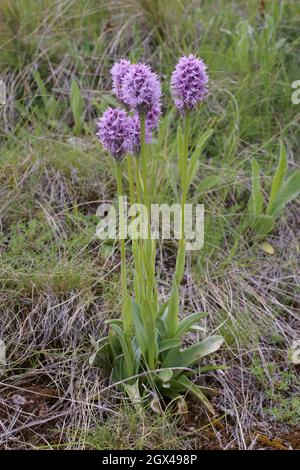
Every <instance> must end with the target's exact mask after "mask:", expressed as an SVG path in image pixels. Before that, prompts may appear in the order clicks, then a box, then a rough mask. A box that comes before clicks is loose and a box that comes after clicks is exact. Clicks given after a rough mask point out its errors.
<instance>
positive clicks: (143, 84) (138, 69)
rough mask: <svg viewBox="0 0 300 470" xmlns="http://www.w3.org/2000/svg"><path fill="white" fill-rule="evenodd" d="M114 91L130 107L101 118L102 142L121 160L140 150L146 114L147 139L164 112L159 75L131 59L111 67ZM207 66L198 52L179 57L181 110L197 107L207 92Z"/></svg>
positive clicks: (176, 87) (175, 83)
mask: <svg viewBox="0 0 300 470" xmlns="http://www.w3.org/2000/svg"><path fill="white" fill-rule="evenodd" d="M111 76H112V83H113V88H112V89H113V92H114V94H115V95H116V97H117V98H118V99H119V101H120V102H121V103H122V104H123V106H124V107H125V108H126V111H125V110H123V109H121V108H116V109H112V108H108V109H107V110H106V111H105V113H104V114H103V116H102V118H101V119H100V120H99V121H98V132H97V136H98V137H99V140H100V142H101V143H102V145H103V147H104V148H105V149H106V150H108V151H109V152H110V153H111V154H112V155H113V157H114V158H116V159H117V160H121V159H122V158H123V157H124V156H125V154H126V153H127V152H130V153H135V154H137V153H138V152H139V151H140V146H141V144H140V130H141V117H142V116H144V117H145V134H146V136H145V137H146V142H147V143H150V142H151V141H152V133H153V131H154V130H155V129H156V128H157V126H158V121H159V117H160V115H161V101H160V100H161V86H160V81H159V78H158V76H157V75H156V74H155V73H154V72H152V70H151V68H150V67H149V66H148V65H145V64H140V63H139V64H132V63H131V62H130V61H129V60H127V59H121V60H120V61H119V62H116V63H115V64H114V65H113V67H112V69H111ZM207 83H208V74H207V72H206V65H205V64H204V62H203V61H202V60H201V59H198V58H197V57H195V56H194V55H189V56H184V57H182V58H181V59H179V61H178V63H177V65H176V68H175V70H174V72H173V74H172V78H171V90H172V95H173V98H174V101H175V105H176V107H177V108H178V109H180V111H182V112H186V111H190V110H192V109H194V108H195V107H196V105H197V104H198V103H199V102H201V101H203V100H204V99H205V97H206V95H207Z"/></svg>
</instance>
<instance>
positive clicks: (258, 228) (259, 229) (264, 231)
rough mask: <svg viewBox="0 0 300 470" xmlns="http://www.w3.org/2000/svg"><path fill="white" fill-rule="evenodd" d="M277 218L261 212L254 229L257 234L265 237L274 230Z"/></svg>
mask: <svg viewBox="0 0 300 470" xmlns="http://www.w3.org/2000/svg"><path fill="white" fill-rule="evenodd" d="M274 224H275V219H274V217H272V216H271V215H265V214H260V215H259V216H258V217H257V218H256V220H255V222H254V230H255V232H256V233H257V235H259V236H262V237H265V236H267V235H268V233H270V232H272V230H273V228H274Z"/></svg>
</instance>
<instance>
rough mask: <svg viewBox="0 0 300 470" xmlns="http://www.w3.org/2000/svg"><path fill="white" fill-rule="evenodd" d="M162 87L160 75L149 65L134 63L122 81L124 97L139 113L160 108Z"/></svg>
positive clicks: (130, 106)
mask: <svg viewBox="0 0 300 470" xmlns="http://www.w3.org/2000/svg"><path fill="white" fill-rule="evenodd" d="M160 97H161V87H160V82H159V78H158V76H157V75H156V74H155V73H153V72H152V71H151V68H150V67H149V66H148V65H144V64H132V66H131V67H130V69H129V71H128V73H127V74H126V75H125V76H124V79H123V82H122V99H123V101H124V102H125V103H126V104H127V105H128V106H129V108H131V109H134V110H136V111H137V112H138V113H148V112H149V111H150V110H151V109H153V108H159V106H160Z"/></svg>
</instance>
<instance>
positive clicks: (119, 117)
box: [97, 55, 223, 413]
mask: <svg viewBox="0 0 300 470" xmlns="http://www.w3.org/2000/svg"><path fill="white" fill-rule="evenodd" d="M111 75H112V82H113V92H114V94H115V95H116V96H117V98H118V99H119V101H120V103H121V104H122V106H123V108H115V109H112V108H108V109H107V110H106V111H105V112H104V114H103V116H102V118H101V119H100V120H99V121H98V132H97V136H98V137H99V140H100V142H101V144H102V146H103V148H104V149H105V150H107V151H108V152H109V153H110V154H111V156H112V157H113V159H114V161H115V165H116V175H117V188H118V196H119V201H122V198H120V196H123V184H122V180H123V174H124V171H125V168H124V166H125V165H124V161H125V160H126V161H127V162H126V163H127V169H126V171H127V175H128V180H129V197H130V202H131V204H134V203H138V204H140V203H142V204H144V205H145V206H146V208H148V209H149V207H150V203H151V201H150V198H149V191H148V189H149V188H148V178H147V176H148V175H147V171H148V163H149V159H150V152H149V145H151V140H152V134H153V132H154V131H155V129H156V128H157V127H158V123H159V117H160V115H161V86H160V81H159V78H158V76H157V75H156V74H155V73H153V71H152V70H151V68H150V67H149V66H148V65H144V64H140V63H138V64H131V63H130V62H129V61H128V60H126V59H122V60H121V61H119V62H117V63H115V64H114V66H113V67H112V69H111ZM207 84H208V74H207V71H206V65H205V64H204V62H203V61H202V60H200V59H198V58H196V57H195V56H193V55H190V56H188V57H182V58H181V59H180V60H179V62H178V64H177V66H176V68H175V70H174V72H173V74H172V79H171V91H172V96H173V98H174V102H175V106H176V107H177V108H178V109H179V111H180V115H181V118H182V119H183V132H182V131H181V126H180V125H179V129H180V130H179V132H178V135H179V137H178V154H179V155H178V157H179V158H178V173H179V176H180V181H181V211H182V212H181V238H180V240H179V243H178V253H177V260H176V269H175V274H174V279H173V283H172V286H171V293H170V297H169V300H168V301H167V302H165V303H163V304H162V305H160V302H159V296H158V290H157V278H156V266H155V259H156V244H155V240H154V239H153V237H151V226H150V223H149V222H148V226H147V234H148V236H147V237H143V238H141V237H140V238H139V237H136V238H135V239H133V240H132V254H133V259H134V294H133V293H131V292H129V291H128V286H127V265H126V257H125V240H124V220H123V215H122V214H123V210H122V207H121V210H120V211H119V214H120V220H119V234H120V251H121V283H122V316H121V318H120V319H113V320H109V321H108V323H109V334H108V344H109V349H110V354H111V355H112V360H113V367H112V380H113V382H115V383H118V384H119V385H121V386H122V387H123V388H124V389H125V391H126V393H127V394H128V396H129V397H130V398H131V399H132V400H133V401H134V402H135V403H139V404H141V403H142V400H143V398H144V397H145V396H149V393H148V392H147V391H149V390H150V389H151V390H153V389H156V390H157V391H158V392H159V393H160V394H161V395H162V396H166V397H169V398H171V399H178V398H181V397H182V395H183V394H185V393H187V392H191V393H192V394H194V395H195V396H196V397H198V399H200V400H201V401H202V402H203V403H204V404H205V405H206V407H207V408H208V410H209V411H210V412H212V413H214V410H213V408H212V405H211V403H210V402H209V400H208V399H207V397H206V394H207V393H206V392H209V390H208V389H206V388H205V387H201V386H199V385H195V384H194V383H193V382H192V381H191V380H190V376H191V375H192V374H193V373H194V370H193V369H192V366H193V365H195V364H198V363H199V361H200V360H201V359H202V358H203V357H204V356H207V355H209V354H211V353H213V352H214V351H217V350H218V349H219V348H220V346H221V345H222V343H223V338H222V337H221V336H210V337H207V338H206V339H204V340H202V341H201V342H198V343H196V344H193V345H192V346H189V347H185V348H183V347H182V342H183V338H184V336H185V335H186V334H187V333H188V332H189V331H190V330H192V329H194V328H195V326H196V324H197V322H199V320H200V319H201V318H203V316H204V314H203V313H192V314H190V315H188V316H185V317H183V318H182V317H181V315H180V314H179V306H180V302H179V297H180V295H179V290H180V284H181V281H182V278H183V274H184V268H185V258H186V240H185V238H184V233H185V231H184V223H185V213H184V207H185V203H186V200H187V194H188V189H189V185H190V183H191V181H190V178H189V175H190V174H191V168H190V166H191V164H192V162H191V161H189V159H188V153H189V126H190V116H191V113H192V112H193V110H194V109H195V108H196V106H197V105H198V104H199V103H201V102H202V101H203V100H204V99H205V97H206V95H207ZM119 203H120V202H119ZM121 203H122V202H121ZM205 369H206V370H207V367H206V368H205ZM197 370H198V371H199V370H200V371H201V368H200V369H199V368H198V369H197ZM151 393H152V392H151Z"/></svg>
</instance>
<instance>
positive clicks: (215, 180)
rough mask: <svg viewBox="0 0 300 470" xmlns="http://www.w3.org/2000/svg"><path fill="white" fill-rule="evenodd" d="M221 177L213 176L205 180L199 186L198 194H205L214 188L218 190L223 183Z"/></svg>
mask: <svg viewBox="0 0 300 470" xmlns="http://www.w3.org/2000/svg"><path fill="white" fill-rule="evenodd" d="M221 181H222V180H221V177H220V176H217V175H211V176H207V177H206V178H204V179H203V180H202V181H200V183H199V184H198V186H197V194H203V193H205V192H206V191H209V190H210V189H212V188H216V187H217V186H218V184H219V183H220V182H221Z"/></svg>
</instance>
